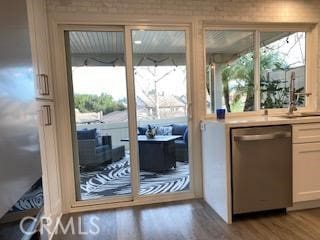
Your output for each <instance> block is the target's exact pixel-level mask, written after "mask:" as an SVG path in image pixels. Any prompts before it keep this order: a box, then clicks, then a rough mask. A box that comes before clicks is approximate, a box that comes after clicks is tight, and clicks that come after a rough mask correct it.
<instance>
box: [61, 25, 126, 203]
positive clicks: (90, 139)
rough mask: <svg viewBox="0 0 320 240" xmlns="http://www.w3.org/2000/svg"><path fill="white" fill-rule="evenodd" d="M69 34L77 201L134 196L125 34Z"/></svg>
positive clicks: (112, 32)
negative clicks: (132, 194) (129, 138)
mask: <svg viewBox="0 0 320 240" xmlns="http://www.w3.org/2000/svg"><path fill="white" fill-rule="evenodd" d="M65 36H66V38H65V39H66V46H68V47H67V57H68V63H69V64H68V65H69V66H68V67H69V87H70V89H69V90H70V91H69V98H70V103H71V105H70V108H71V113H72V114H71V115H72V119H73V121H72V127H73V138H74V139H73V140H74V141H73V143H74V169H75V183H76V192H77V200H91V199H98V198H105V197H107V198H108V197H114V196H119V195H130V194H131V175H130V153H129V144H128V142H125V141H122V140H123V139H127V138H128V137H129V130H128V129H129V127H128V110H127V106H128V103H127V84H126V67H125V60H124V59H125V58H124V32H123V31H105V32H96V31H68V32H66V33H65Z"/></svg>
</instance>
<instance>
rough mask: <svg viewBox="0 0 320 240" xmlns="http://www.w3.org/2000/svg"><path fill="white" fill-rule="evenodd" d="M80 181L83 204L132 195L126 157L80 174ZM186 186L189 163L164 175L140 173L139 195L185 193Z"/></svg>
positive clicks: (179, 164)
mask: <svg viewBox="0 0 320 240" xmlns="http://www.w3.org/2000/svg"><path fill="white" fill-rule="evenodd" d="M80 178H81V180H80V188H81V199H82V200H87V199H94V198H100V197H104V196H116V195H125V194H130V193H131V184H130V183H131V178H130V161H129V158H128V157H125V158H124V159H122V160H120V161H117V162H115V163H112V164H109V165H108V166H105V167H100V168H99V169H96V170H94V171H90V172H84V171H82V172H81V177H80ZM189 183H190V174H189V164H188V163H182V162H177V168H175V169H171V170H169V171H167V172H165V173H154V172H146V171H141V172H140V194H141V195H148V194H157V193H168V192H178V191H185V190H188V189H189Z"/></svg>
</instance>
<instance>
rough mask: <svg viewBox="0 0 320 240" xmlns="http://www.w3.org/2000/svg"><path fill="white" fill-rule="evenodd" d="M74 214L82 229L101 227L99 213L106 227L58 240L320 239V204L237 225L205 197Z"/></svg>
mask: <svg viewBox="0 0 320 240" xmlns="http://www.w3.org/2000/svg"><path fill="white" fill-rule="evenodd" d="M71 216H72V217H73V221H74V222H77V219H78V217H80V218H81V221H82V223H81V225H82V227H81V230H82V231H89V230H90V228H91V230H96V229H95V228H94V227H93V225H90V218H92V217H98V218H99V221H94V222H95V223H97V224H98V225H99V227H100V233H99V234H98V235H82V236H80V235H73V234H72V233H71V231H68V233H67V234H61V231H60V234H57V235H55V237H54V240H60V239H61V240H62V239H63V240H69V239H70V240H71V239H77V240H83V239H99V240H100V239H101V240H102V239H103V240H143V239H146V240H162V239H165V240H184V239H195V240H196V239H197V240H206V239H219V240H220V239H232V240H239V239H244V240H251V239H252V240H257V239H266V240H271V239H275V240H282V239H283V240H291V239H292V240H295V239H303V240H308V239H317V240H318V239H320V209H312V210H304V211H297V212H290V213H288V214H276V215H264V216H261V215H260V216H251V217H247V218H242V219H239V220H237V221H236V222H234V223H233V224H232V225H227V224H225V223H224V222H223V221H222V220H221V219H220V218H219V217H218V216H217V214H216V213H215V212H214V211H213V210H211V208H210V207H209V206H208V205H207V204H206V203H205V202H204V201H203V200H192V201H183V202H176V203H166V204H156V205H147V206H139V207H133V208H119V209H115V210H106V211H99V212H87V213H79V214H72V215H66V216H64V217H63V222H67V221H68V220H69V219H70V217H71ZM75 232H77V229H76V230H75Z"/></svg>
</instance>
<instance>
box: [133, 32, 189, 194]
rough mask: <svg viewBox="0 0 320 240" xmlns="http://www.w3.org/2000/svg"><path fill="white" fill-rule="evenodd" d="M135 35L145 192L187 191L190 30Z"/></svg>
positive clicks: (134, 52)
mask: <svg viewBox="0 0 320 240" xmlns="http://www.w3.org/2000/svg"><path fill="white" fill-rule="evenodd" d="M131 34H132V36H131V37H132V51H133V54H132V57H133V68H134V84H135V94H136V115H137V134H138V146H139V154H138V155H139V166H140V195H150V194H160V193H174V192H181V191H187V190H189V186H190V184H189V183H190V171H189V148H188V116H187V115H188V113H187V106H188V97H187V64H186V62H187V61H186V32H185V31H171V30H164V31H162V30H161V31H158V30H144V31H141V30H133V31H132V32H131ZM153 134H154V135H155V136H154V137H153V136H152V135H153Z"/></svg>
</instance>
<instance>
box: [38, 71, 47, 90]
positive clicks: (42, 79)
mask: <svg viewBox="0 0 320 240" xmlns="http://www.w3.org/2000/svg"><path fill="white" fill-rule="evenodd" d="M38 90H39V94H40V95H42V96H48V95H50V90H49V78H48V75H47V74H44V73H42V74H38Z"/></svg>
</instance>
